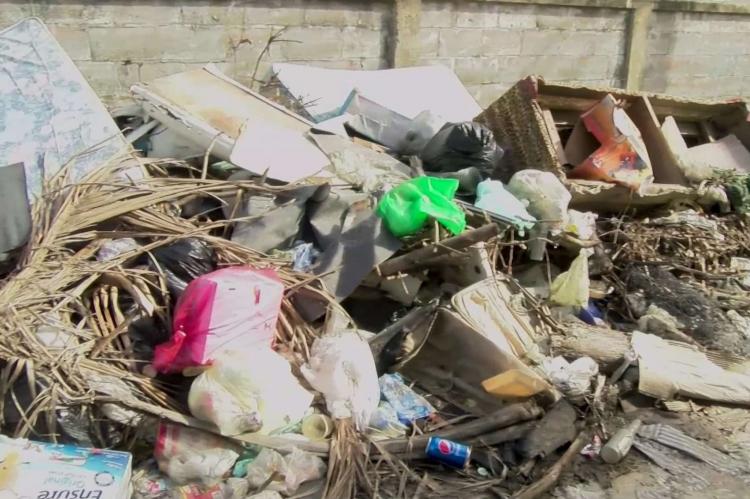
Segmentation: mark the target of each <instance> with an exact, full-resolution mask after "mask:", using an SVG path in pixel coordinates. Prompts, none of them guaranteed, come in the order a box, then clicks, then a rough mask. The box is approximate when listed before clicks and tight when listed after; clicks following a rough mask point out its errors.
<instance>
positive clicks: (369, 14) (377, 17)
mask: <svg viewBox="0 0 750 499" xmlns="http://www.w3.org/2000/svg"><path fill="white" fill-rule="evenodd" d="M354 6H357V7H361V9H360V11H359V14H358V19H357V26H359V27H361V28H370V29H387V27H388V21H389V18H390V16H391V9H392V7H393V3H392V2H364V3H361V4H359V3H358V4H352V5H351V7H354Z"/></svg>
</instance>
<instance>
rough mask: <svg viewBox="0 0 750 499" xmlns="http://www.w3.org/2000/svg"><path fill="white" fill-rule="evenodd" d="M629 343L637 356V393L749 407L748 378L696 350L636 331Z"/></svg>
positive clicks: (749, 382) (664, 398)
mask: <svg viewBox="0 0 750 499" xmlns="http://www.w3.org/2000/svg"><path fill="white" fill-rule="evenodd" d="M632 344H633V350H634V351H635V353H636V354H637V355H638V366H639V373H640V379H639V384H638V390H639V391H640V392H641V393H643V394H644V395H648V396H650V397H655V398H658V399H662V400H670V399H672V398H674V397H675V396H677V395H682V396H684V397H691V398H696V399H701V400H713V401H716V402H728V403H733V404H743V405H750V376H748V375H747V374H742V373H737V372H732V371H728V370H726V369H724V368H722V367H721V366H719V365H718V364H716V363H714V362H712V361H711V360H710V359H709V357H708V356H707V355H706V354H705V353H703V352H701V351H699V350H697V348H695V347H693V346H691V345H687V344H684V343H677V342H672V341H666V340H664V339H662V338H659V337H658V336H654V335H651V334H644V333H641V332H638V331H636V332H634V333H633V336H632Z"/></svg>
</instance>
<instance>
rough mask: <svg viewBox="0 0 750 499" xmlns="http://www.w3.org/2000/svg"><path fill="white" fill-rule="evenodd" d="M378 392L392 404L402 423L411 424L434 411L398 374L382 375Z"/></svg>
mask: <svg viewBox="0 0 750 499" xmlns="http://www.w3.org/2000/svg"><path fill="white" fill-rule="evenodd" d="M380 393H381V394H382V396H383V398H385V399H386V400H387V401H388V403H390V404H391V406H393V408H394V409H395V410H396V414H397V415H398V419H399V421H401V422H402V423H404V424H412V423H413V422H414V421H416V420H417V419H422V418H426V417H428V416H430V415H431V414H433V413H434V412H435V408H434V407H432V405H431V404H430V403H429V402H427V401H426V400H425V399H424V397H422V396H421V395H419V394H418V393H417V392H415V391H414V390H412V389H411V388H409V387H408V386H406V384H404V379H403V378H402V377H401V375H399V374H384V375H382V376H381V377H380Z"/></svg>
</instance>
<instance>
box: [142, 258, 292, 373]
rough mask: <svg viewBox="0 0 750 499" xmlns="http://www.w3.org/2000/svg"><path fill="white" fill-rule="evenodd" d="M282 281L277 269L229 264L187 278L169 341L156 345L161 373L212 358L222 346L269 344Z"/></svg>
mask: <svg viewBox="0 0 750 499" xmlns="http://www.w3.org/2000/svg"><path fill="white" fill-rule="evenodd" d="M283 294H284V285H283V284H282V283H281V281H280V280H279V278H278V276H277V275H276V272H275V271H273V270H270V269H262V270H259V269H254V268H252V267H227V268H225V269H221V270H217V271H215V272H212V273H210V274H206V275H204V276H201V277H199V278H197V279H196V280H194V281H193V282H191V283H190V284H189V285H188V287H187V289H186V290H185V293H184V294H183V295H182V297H181V298H180V300H179V301H178V302H177V306H176V307H175V311H174V318H173V321H172V323H173V324H172V337H171V339H170V341H169V342H167V343H164V344H162V345H159V346H157V347H156V352H155V355H154V368H155V369H156V370H157V371H159V372H162V373H170V372H180V371H182V370H183V369H185V368H187V367H194V366H202V365H208V364H210V362H211V360H213V359H215V358H216V357H217V356H218V355H220V354H221V353H222V352H233V351H250V350H252V349H254V348H256V347H259V346H260V347H266V348H268V347H269V346H270V345H271V344H272V343H273V338H274V336H275V334H276V320H277V318H278V314H279V308H280V307H281V299H282V297H283Z"/></svg>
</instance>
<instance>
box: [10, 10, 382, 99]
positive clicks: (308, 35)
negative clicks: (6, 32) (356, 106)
mask: <svg viewBox="0 0 750 499" xmlns="http://www.w3.org/2000/svg"><path fill="white" fill-rule="evenodd" d="M389 15H390V2H385V1H380V2H379V1H362V2H335V1H326V0H261V1H234V0H231V1H230V0H226V1H225V0H186V1H181V2H177V1H173V0H96V1H93V0H92V1H74V0H59V1H55V0H50V1H21V0H0V28H3V27H6V26H8V25H10V24H12V23H14V22H17V21H18V20H20V19H22V18H24V17H27V16H37V17H39V18H41V19H42V20H43V21H44V22H45V23H46V24H47V26H48V27H49V29H50V30H51V31H52V33H53V34H54V35H55V36H56V37H57V39H58V41H59V42H60V43H61V45H62V46H63V47H64V48H65V50H66V51H67V52H68V54H69V55H70V56H71V58H72V59H73V60H74V61H75V62H76V64H77V65H78V67H79V68H80V69H81V71H82V72H83V74H84V75H85V76H86V77H87V79H88V80H89V82H90V83H91V85H92V86H93V87H94V89H95V90H96V91H97V92H98V94H99V95H100V96H101V98H102V100H104V101H105V103H107V104H109V105H118V104H122V103H125V102H127V100H128V95H129V91H128V89H129V88H130V86H131V85H132V84H133V83H135V82H138V81H149V80H153V79H154V78H158V77H160V76H165V75H169V74H173V73H175V72H179V71H184V70H186V69H190V68H198V67H201V66H203V65H205V64H206V63H209V62H212V63H216V64H218V65H219V66H220V67H221V68H222V69H223V70H224V71H225V72H226V73H227V74H229V75H230V76H232V77H233V78H236V79H237V80H239V81H241V82H243V83H245V84H249V83H250V82H251V76H252V75H253V72H254V70H255V65H256V62H257V61H258V57H259V56H260V54H261V52H262V51H263V49H264V48H265V46H266V44H267V41H268V39H269V37H270V36H271V34H272V33H276V32H278V31H279V30H281V29H282V28H283V29H284V30H285V31H284V33H283V35H282V36H281V37H280V41H278V42H276V43H274V44H272V45H271V46H270V50H269V53H268V54H267V55H266V56H264V57H263V59H262V61H261V64H260V67H259V68H258V69H259V70H258V73H257V74H258V76H264V75H266V74H267V73H268V70H269V66H270V63H271V62H276V61H293V62H300V63H309V64H315V65H318V66H324V67H331V68H347V69H378V68H381V67H384V66H385V50H386V45H385V43H386V33H387V29H386V26H387V23H388V16H389Z"/></svg>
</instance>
